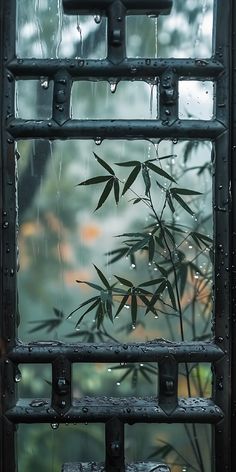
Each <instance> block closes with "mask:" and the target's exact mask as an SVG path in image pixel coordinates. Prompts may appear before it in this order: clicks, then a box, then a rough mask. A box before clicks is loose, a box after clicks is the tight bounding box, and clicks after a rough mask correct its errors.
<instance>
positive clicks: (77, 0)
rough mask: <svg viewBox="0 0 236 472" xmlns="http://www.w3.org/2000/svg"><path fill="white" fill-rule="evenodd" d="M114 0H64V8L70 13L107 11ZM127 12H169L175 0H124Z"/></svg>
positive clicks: (83, 13)
mask: <svg viewBox="0 0 236 472" xmlns="http://www.w3.org/2000/svg"><path fill="white" fill-rule="evenodd" d="M112 3H114V0H63V2H62V5H63V10H64V13H65V14H69V15H77V14H80V15H88V14H90V15H91V13H102V14H104V13H106V12H107V10H108V8H109V7H110V6H111V5H112ZM122 3H123V5H124V7H125V8H126V9H127V12H132V14H135V15H137V14H145V13H146V14H149V13H156V14H159V13H161V14H169V13H170V11H171V8H172V5H173V0H146V1H145V0H136V1H135V2H134V0H122Z"/></svg>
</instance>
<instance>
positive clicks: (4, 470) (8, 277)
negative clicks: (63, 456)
mask: <svg viewBox="0 0 236 472" xmlns="http://www.w3.org/2000/svg"><path fill="white" fill-rule="evenodd" d="M15 18H16V5H15V0H2V1H1V2H0V35H1V37H0V74H1V75H0V82H1V83H0V90H1V99H0V117H1V118H0V119H1V131H0V133H1V138H0V146H1V151H0V179H1V182H0V186H1V189H0V193H1V196H0V207H1V212H0V225H1V251H0V258H1V263H0V265H1V274H0V284H1V285H0V304H1V308H0V311H1V318H0V352H1V359H0V374H1V376H0V385H1V387H0V393H1V397H0V405H1V431H0V445H1V446H0V471H1V472H15V471H16V460H15V442H14V429H15V428H14V425H13V424H12V423H10V422H9V421H8V420H7V419H6V418H5V416H4V415H5V411H6V410H7V409H9V408H10V407H11V406H13V405H14V403H15V383H14V366H13V364H12V363H11V361H9V360H8V359H7V353H8V352H9V350H10V349H11V348H12V347H13V346H14V344H15V336H16V317H17V296H16V179H15V175H16V174H15V145H14V141H13V140H12V138H11V137H10V136H9V135H8V133H7V132H6V124H7V119H8V118H9V117H10V116H12V115H14V90H15V87H14V80H13V77H12V76H11V74H10V73H9V72H8V71H7V62H8V61H11V60H12V59H14V57H15V37H16V35H15Z"/></svg>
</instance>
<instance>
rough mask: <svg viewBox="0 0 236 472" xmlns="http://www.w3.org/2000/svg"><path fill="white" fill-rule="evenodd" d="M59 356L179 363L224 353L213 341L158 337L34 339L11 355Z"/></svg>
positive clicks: (24, 358) (23, 358) (17, 358)
mask: <svg viewBox="0 0 236 472" xmlns="http://www.w3.org/2000/svg"><path fill="white" fill-rule="evenodd" d="M58 356H64V357H65V358H66V359H68V360H69V361H71V362H101V363H105V362H141V361H142V362H158V360H161V359H163V357H166V356H172V357H174V358H175V360H176V361H177V362H215V361H217V360H219V359H221V358H222V357H223V356H224V352H223V351H222V350H221V349H220V347H219V346H217V345H216V344H214V343H213V342H185V343H177V342H171V341H165V340H163V339H159V340H158V339H157V340H153V341H147V342H144V343H131V344H118V343H117V344H116V343H110V344H109V343H99V344H91V343H76V344H64V343H60V342H54V341H52V342H36V341H35V342H33V343H29V344H18V345H17V346H16V347H15V348H14V349H13V350H12V351H11V352H10V353H9V358H10V359H11V360H12V361H13V362H17V363H36V362H37V363H47V362H48V363H50V362H53V361H54V360H55V359H57V358H58Z"/></svg>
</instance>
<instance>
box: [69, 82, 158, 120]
mask: <svg viewBox="0 0 236 472" xmlns="http://www.w3.org/2000/svg"><path fill="white" fill-rule="evenodd" d="M158 108H159V107H158V90H157V86H155V85H150V84H147V83H146V82H141V81H140V82H138V81H134V82H126V81H121V82H118V83H117V82H114V81H111V82H110V83H108V82H90V81H79V82H75V83H74V84H73V88H72V117H73V118H83V119H115V118H116V119H156V118H157V117H158Z"/></svg>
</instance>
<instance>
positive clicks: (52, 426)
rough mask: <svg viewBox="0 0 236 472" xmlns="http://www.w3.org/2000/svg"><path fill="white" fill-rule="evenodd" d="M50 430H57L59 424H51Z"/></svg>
mask: <svg viewBox="0 0 236 472" xmlns="http://www.w3.org/2000/svg"><path fill="white" fill-rule="evenodd" d="M51 428H52V429H58V428H59V424H58V423H51Z"/></svg>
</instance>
